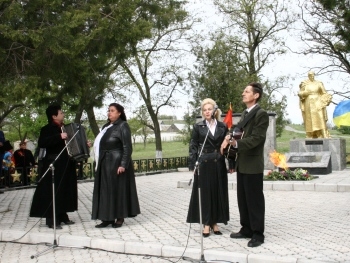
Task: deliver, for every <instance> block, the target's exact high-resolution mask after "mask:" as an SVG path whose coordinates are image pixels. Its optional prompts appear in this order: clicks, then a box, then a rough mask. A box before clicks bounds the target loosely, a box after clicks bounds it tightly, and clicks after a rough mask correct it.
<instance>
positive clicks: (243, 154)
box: [221, 82, 269, 247]
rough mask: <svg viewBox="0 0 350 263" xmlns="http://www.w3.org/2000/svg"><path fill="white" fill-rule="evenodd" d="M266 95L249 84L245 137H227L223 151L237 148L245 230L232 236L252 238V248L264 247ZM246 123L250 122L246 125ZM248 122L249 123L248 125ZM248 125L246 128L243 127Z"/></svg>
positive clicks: (239, 196)
mask: <svg viewBox="0 0 350 263" xmlns="http://www.w3.org/2000/svg"><path fill="white" fill-rule="evenodd" d="M262 94H263V89H262V85H261V84H260V83H255V82H253V83H249V84H248V86H247V87H246V88H245V89H244V91H243V93H242V101H243V102H244V103H245V105H246V107H247V109H246V111H245V112H244V113H243V114H242V118H241V120H240V123H241V125H240V123H238V124H237V126H242V127H241V128H242V130H243V135H242V138H241V139H240V140H235V139H234V138H230V136H226V138H225V141H224V142H223V144H222V146H221V149H223V148H225V147H226V146H227V144H231V145H232V146H233V147H236V148H237V159H236V165H235V168H236V172H237V200H238V208H239V214H240V223H241V226H242V227H241V229H240V231H239V232H237V233H231V235H230V237H231V238H250V239H251V240H250V241H249V242H248V247H257V246H260V245H261V244H262V243H264V238H265V237H264V226H265V198H264V193H263V176H264V144H265V140H266V131H267V128H268V126H269V116H268V114H267V112H266V111H265V110H263V109H261V108H260V106H259V105H258V104H257V102H258V101H259V100H260V98H261V96H262ZM244 119H246V121H244ZM247 120H248V121H247ZM243 122H244V123H245V124H244V125H242V123H243Z"/></svg>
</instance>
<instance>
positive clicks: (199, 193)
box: [182, 114, 224, 263]
mask: <svg viewBox="0 0 350 263" xmlns="http://www.w3.org/2000/svg"><path fill="white" fill-rule="evenodd" d="M212 118H214V114H213V116H212ZM212 121H213V120H212ZM211 125H212V123H211V124H210V126H211ZM209 132H210V127H209V128H208V131H207V134H206V136H205V139H204V142H203V144H202V148H201V150H200V152H199V155H198V158H197V161H196V164H195V167H194V171H193V176H195V175H196V170H198V172H197V178H198V179H197V181H198V205H199V226H200V228H199V231H200V234H201V256H200V259H193V258H190V257H182V259H183V260H186V261H190V262H200V263H206V262H215V261H206V260H205V258H204V249H203V219H202V200H201V186H200V176H199V171H200V169H199V158H200V157H201V156H202V152H203V148H204V146H205V143H206V142H207V139H208V135H209ZM191 182H192V179H191V180H190V181H189V183H188V185H190V184H191ZM209 232H210V228H209ZM219 262H224V261H222V260H220V261H219Z"/></svg>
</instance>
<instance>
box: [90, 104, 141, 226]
mask: <svg viewBox="0 0 350 263" xmlns="http://www.w3.org/2000/svg"><path fill="white" fill-rule="evenodd" d="M94 152H95V161H96V166H95V171H96V173H95V184H94V191H93V200H92V219H100V220H102V223H100V224H98V225H96V227H97V228H101V227H107V226H108V225H112V227H115V228H116V227H121V226H122V225H123V223H124V218H126V217H134V216H136V215H138V214H140V206H139V200H138V197H137V190H136V182H135V173H134V168H133V163H132V160H131V153H132V142H131V133H130V128H129V125H128V123H127V122H126V116H125V113H124V107H123V106H121V105H119V104H117V103H112V104H110V105H109V108H108V123H106V124H105V125H104V126H103V127H102V130H101V132H100V133H99V134H98V136H97V137H96V139H95V142H94Z"/></svg>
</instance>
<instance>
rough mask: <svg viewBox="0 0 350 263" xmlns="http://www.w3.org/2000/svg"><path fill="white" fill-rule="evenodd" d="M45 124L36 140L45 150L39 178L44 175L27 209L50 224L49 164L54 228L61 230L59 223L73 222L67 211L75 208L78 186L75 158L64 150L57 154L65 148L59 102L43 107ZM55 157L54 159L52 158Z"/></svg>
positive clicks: (65, 134)
mask: <svg viewBox="0 0 350 263" xmlns="http://www.w3.org/2000/svg"><path fill="white" fill-rule="evenodd" d="M46 115H47V118H48V122H49V123H48V124H47V125H46V126H44V127H42V128H41V131H40V136H39V140H38V146H39V147H40V148H45V149H46V155H45V157H44V158H43V160H42V162H43V167H42V169H41V173H40V174H39V176H40V177H42V176H43V175H44V174H45V172H47V173H46V174H45V177H44V178H43V179H42V180H41V181H40V183H38V185H37V187H36V190H35V193H34V196H33V202H32V207H31V209H30V216H31V217H46V224H47V225H48V227H50V228H52V227H53V209H52V207H53V206H52V198H53V197H52V169H48V168H49V166H50V164H53V168H54V170H53V172H54V178H55V180H54V181H55V192H56V194H55V201H56V202H55V204H56V206H55V208H56V209H55V212H56V222H57V226H56V228H57V229H61V228H62V227H61V226H60V223H65V224H66V225H71V224H74V222H73V221H71V220H70V219H69V217H68V214H67V212H74V211H76V210H78V187H77V175H76V172H75V164H76V163H75V160H74V159H72V158H71V157H69V155H68V151H67V149H65V150H64V151H63V152H62V154H61V155H60V156H59V157H58V154H59V153H60V152H61V151H62V149H63V148H64V147H65V140H66V139H67V133H64V132H62V130H61V127H62V125H63V119H64V113H63V112H62V110H61V107H60V106H59V105H50V106H49V107H48V108H47V109H46ZM57 157H58V159H57V160H56V161H55V162H54V160H55V159H56V158H57Z"/></svg>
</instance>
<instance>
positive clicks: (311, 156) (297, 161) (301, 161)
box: [286, 152, 332, 174]
mask: <svg viewBox="0 0 350 263" xmlns="http://www.w3.org/2000/svg"><path fill="white" fill-rule="evenodd" d="M286 160H287V166H288V169H290V170H292V171H293V170H295V169H297V168H302V169H305V170H307V171H308V172H309V173H310V174H330V173H332V164H331V153H330V152H304V153H301V152H289V153H286Z"/></svg>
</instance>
